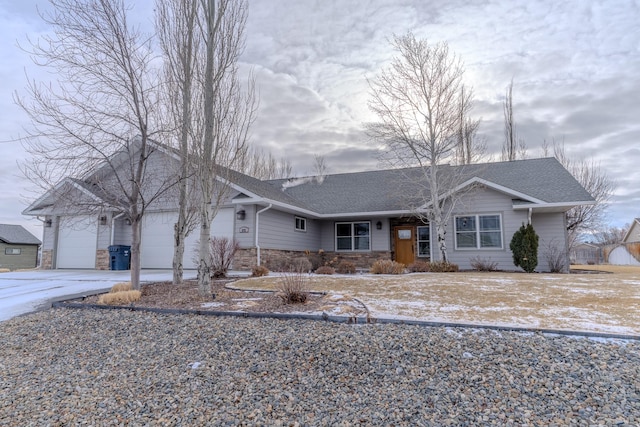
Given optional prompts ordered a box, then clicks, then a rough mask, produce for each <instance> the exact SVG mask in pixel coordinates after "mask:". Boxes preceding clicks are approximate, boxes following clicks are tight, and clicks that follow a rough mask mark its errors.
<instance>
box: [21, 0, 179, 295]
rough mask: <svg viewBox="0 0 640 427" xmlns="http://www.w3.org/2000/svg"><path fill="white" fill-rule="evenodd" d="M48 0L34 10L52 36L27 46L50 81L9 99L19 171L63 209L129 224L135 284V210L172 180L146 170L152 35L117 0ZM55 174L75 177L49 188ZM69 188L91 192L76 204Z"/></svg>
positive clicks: (154, 97) (152, 104) (153, 109)
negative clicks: (22, 133)
mask: <svg viewBox="0 0 640 427" xmlns="http://www.w3.org/2000/svg"><path fill="white" fill-rule="evenodd" d="M50 5H51V8H50V12H45V13H43V14H42V15H41V16H42V19H43V20H44V21H45V22H46V24H48V25H49V26H50V27H51V28H52V30H53V33H52V35H51V36H48V35H45V36H42V38H41V39H40V40H39V41H34V42H32V43H31V48H30V49H29V50H30V52H31V54H32V56H33V58H34V60H35V62H36V64H38V65H41V66H43V67H46V68H47V69H48V70H50V71H52V74H54V75H56V76H57V81H55V82H53V83H38V82H35V81H32V80H29V82H28V86H27V89H26V92H27V93H26V96H24V97H20V96H19V95H16V96H15V99H16V102H17V103H18V105H19V106H20V107H22V109H23V110H24V111H25V112H26V113H27V114H28V115H29V117H30V119H31V123H32V127H31V128H30V129H28V130H27V132H28V136H27V138H26V139H25V147H26V149H27V151H28V152H29V153H30V154H31V160H30V161H29V162H28V163H25V164H24V165H23V171H24V173H25V174H26V176H27V177H28V178H30V179H31V181H32V182H34V183H36V184H38V185H40V186H41V187H42V188H43V189H44V190H46V191H52V190H56V191H57V196H58V202H59V203H65V202H66V206H65V207H62V208H61V209H63V210H64V211H65V212H67V213H69V212H73V213H74V214H77V213H97V212H102V211H103V210H105V209H107V210H109V211H115V212H116V213H117V212H119V213H121V214H123V215H124V216H125V217H126V218H127V219H129V220H130V221H131V225H132V231H133V236H132V246H131V282H132V284H133V287H134V288H136V289H138V288H139V285H140V282H139V278H140V239H141V224H142V218H143V215H144V213H145V211H146V209H147V208H148V207H149V206H150V205H152V204H153V203H154V201H155V200H157V199H158V198H159V197H161V195H162V194H163V193H164V192H165V191H166V190H167V188H170V187H171V186H172V185H174V183H175V179H174V177H172V176H170V174H165V173H161V172H158V173H153V172H152V171H150V170H148V168H147V166H148V165H149V161H150V159H151V158H152V157H153V155H154V151H155V147H156V145H154V144H152V141H151V138H152V137H153V136H154V134H155V132H156V130H157V129H158V128H159V125H158V121H157V120H156V113H157V106H158V105H159V102H158V101H159V95H158V85H157V76H156V73H155V72H154V70H153V68H152V63H153V60H154V55H153V51H152V47H151V40H150V39H149V38H148V37H147V36H145V35H143V34H142V33H140V32H139V31H138V30H137V29H135V27H134V26H132V25H131V24H130V23H129V22H128V21H127V7H126V6H125V3H124V2H123V1H122V0H89V1H84V0H50ZM64 177H71V178H74V180H73V185H69V186H64V185H62V186H60V185H57V183H58V182H60V180H62V179H63V178H64ZM108 177H112V178H108ZM69 182H71V181H69ZM78 186H82V187H84V188H85V189H86V190H87V191H90V192H92V193H93V194H94V195H95V197H93V198H88V199H89V200H88V201H87V202H86V203H85V202H82V203H80V202H79V201H78V199H75V198H74V195H77V193H74V190H73V187H76V188H77V187H78ZM67 190H68V191H67Z"/></svg>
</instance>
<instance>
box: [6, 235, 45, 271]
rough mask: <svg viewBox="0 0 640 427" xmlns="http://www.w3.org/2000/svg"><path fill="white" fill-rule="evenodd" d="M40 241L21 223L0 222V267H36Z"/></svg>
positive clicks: (12, 268) (14, 268)
mask: <svg viewBox="0 0 640 427" xmlns="http://www.w3.org/2000/svg"><path fill="white" fill-rule="evenodd" d="M40 243H41V242H40V240H38V239H37V238H36V237H35V236H34V235H33V234H31V233H29V232H28V231H27V230H26V229H25V228H24V227H22V226H21V225H9V224H0V268H8V269H10V270H17V269H20V268H35V267H37V266H38V247H39V246H40Z"/></svg>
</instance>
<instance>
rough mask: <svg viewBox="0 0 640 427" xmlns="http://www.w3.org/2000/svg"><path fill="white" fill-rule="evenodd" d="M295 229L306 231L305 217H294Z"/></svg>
mask: <svg viewBox="0 0 640 427" xmlns="http://www.w3.org/2000/svg"><path fill="white" fill-rule="evenodd" d="M296 230H297V231H307V219H306V218H302V217H299V216H297V217H296Z"/></svg>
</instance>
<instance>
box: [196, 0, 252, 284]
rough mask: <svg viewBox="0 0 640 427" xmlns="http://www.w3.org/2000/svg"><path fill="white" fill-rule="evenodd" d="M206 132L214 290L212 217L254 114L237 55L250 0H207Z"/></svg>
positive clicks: (203, 186)
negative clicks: (239, 73)
mask: <svg viewBox="0 0 640 427" xmlns="http://www.w3.org/2000/svg"><path fill="white" fill-rule="evenodd" d="M202 6H203V12H202V17H203V20H202V26H201V28H202V31H203V34H204V40H205V43H204V59H205V66H204V75H203V79H202V93H203V100H204V102H203V105H202V112H203V127H204V133H203V138H202V140H200V141H197V143H196V145H195V153H194V154H195V159H197V171H196V176H197V181H198V186H199V190H200V197H201V205H200V210H199V216H200V220H199V223H200V247H199V263H198V288H199V290H200V293H201V294H203V295H206V294H208V293H209V292H210V280H211V278H210V270H211V265H210V263H211V261H210V259H211V257H210V256H209V252H210V247H211V245H210V242H211V223H212V221H213V219H214V218H215V216H216V214H217V213H218V210H219V209H220V206H221V204H222V203H223V202H224V201H225V199H226V198H227V197H228V193H229V188H230V187H229V184H230V182H229V170H230V169H235V168H237V167H238V166H239V163H240V161H241V160H242V153H243V152H245V150H246V144H247V140H248V131H249V127H250V125H251V123H252V122H253V120H254V117H255V110H256V102H255V97H254V93H255V91H254V87H253V79H252V78H250V81H249V85H248V86H249V87H248V88H242V87H241V85H240V81H239V78H238V58H239V56H240V54H241V52H242V50H243V48H244V28H245V24H246V19H247V7H248V6H247V3H246V1H245V0H218V1H217V2H216V1H215V0H203V2H202Z"/></svg>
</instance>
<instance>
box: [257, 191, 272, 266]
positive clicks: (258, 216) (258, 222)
mask: <svg viewBox="0 0 640 427" xmlns="http://www.w3.org/2000/svg"><path fill="white" fill-rule="evenodd" d="M272 207H273V203H269V206H267V207H266V208H264V209H260V210H259V211H258V212H256V255H257V261H258V264H257V265H260V243H259V240H258V238H259V234H260V233H259V231H260V214H261V213H262V212H266V211H268V210H269V209H271V208H272Z"/></svg>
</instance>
